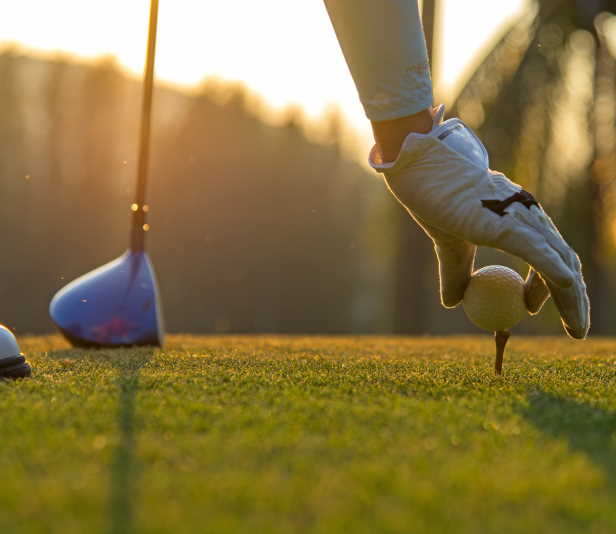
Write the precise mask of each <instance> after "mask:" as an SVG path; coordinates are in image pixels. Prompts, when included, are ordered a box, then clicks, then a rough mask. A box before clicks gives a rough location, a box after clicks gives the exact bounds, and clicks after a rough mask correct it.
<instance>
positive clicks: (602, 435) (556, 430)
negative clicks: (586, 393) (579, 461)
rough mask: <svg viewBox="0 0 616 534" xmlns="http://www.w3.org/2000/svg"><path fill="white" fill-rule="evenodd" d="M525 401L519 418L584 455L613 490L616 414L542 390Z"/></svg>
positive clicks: (615, 480) (533, 393) (614, 481)
mask: <svg viewBox="0 0 616 534" xmlns="http://www.w3.org/2000/svg"><path fill="white" fill-rule="evenodd" d="M527 397H528V401H529V405H528V407H527V408H525V409H523V410H522V412H521V414H522V415H523V416H524V417H525V418H526V419H527V420H528V421H529V422H531V423H532V424H533V425H534V426H535V427H537V428H538V429H539V430H541V431H542V432H543V433H544V434H546V435H548V436H551V437H555V438H560V439H564V440H566V441H567V443H568V444H569V447H570V448H571V450H574V451H579V452H582V453H584V454H585V455H586V457H587V458H588V459H589V460H590V461H591V462H593V463H594V464H595V465H596V466H597V467H598V468H599V469H601V470H602V471H603V472H604V474H605V476H606V479H607V482H608V484H609V486H610V488H611V489H616V442H615V441H614V439H613V435H614V429H615V428H616V412H614V411H607V410H604V409H602V408H598V407H596V406H593V405H592V404H588V403H585V402H580V401H576V400H572V399H568V398H566V397H559V396H557V395H554V394H552V393H547V392H545V391H541V390H533V391H531V392H529V393H528V395H527Z"/></svg>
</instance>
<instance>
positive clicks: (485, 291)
mask: <svg viewBox="0 0 616 534" xmlns="http://www.w3.org/2000/svg"><path fill="white" fill-rule="evenodd" d="M462 306H463V307H464V312H465V313H466V316H467V317H468V318H469V319H470V320H471V322H472V323H473V324H475V325H476V326H478V327H479V328H483V329H485V330H489V331H490V332H498V331H502V330H508V329H509V328H511V327H513V326H515V325H516V324H518V323H519V322H520V321H521V320H522V319H523V318H524V316H525V315H526V313H527V311H526V304H525V303H524V280H523V279H522V277H521V276H520V275H519V274H518V273H516V272H515V271H514V270H512V269H509V268H508V267H503V266H502V265H488V266H487V267H482V268H481V269H478V270H477V271H475V272H474V273H473V274H472V275H471V280H470V282H469V284H468V286H467V288H466V291H465V293H464V300H463V301H462Z"/></svg>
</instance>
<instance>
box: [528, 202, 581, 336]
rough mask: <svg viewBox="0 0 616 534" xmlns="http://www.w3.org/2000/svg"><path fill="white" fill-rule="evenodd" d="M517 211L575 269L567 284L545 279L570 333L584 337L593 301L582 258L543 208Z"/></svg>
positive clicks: (572, 270) (571, 268)
mask: <svg viewBox="0 0 616 534" xmlns="http://www.w3.org/2000/svg"><path fill="white" fill-rule="evenodd" d="M516 215H517V216H518V218H523V219H524V220H525V221H526V222H527V224H529V225H530V226H532V227H533V228H534V229H536V230H537V231H538V232H539V233H541V234H542V235H543V236H544V239H545V240H546V243H547V244H548V245H549V246H551V248H552V249H553V250H554V251H555V252H556V253H557V254H558V255H559V256H560V257H561V259H562V261H563V262H564V263H565V264H566V265H567V266H568V267H569V270H570V271H571V272H572V274H573V282H572V284H571V285H570V286H568V287H563V286H562V285H558V284H555V283H554V281H553V280H552V281H550V280H546V282H547V285H548V287H549V289H550V292H551V294H552V298H553V299H554V303H555V304H556V306H557V308H558V311H559V312H560V317H561V320H562V323H563V327H564V328H565V331H566V332H567V334H569V336H571V337H573V338H576V339H583V338H585V337H586V335H587V334H588V330H589V329H590V301H589V300H588V294H587V292H586V284H585V283H584V276H583V274H582V264H581V262H580V258H579V257H578V255H577V254H576V253H575V251H574V250H573V249H572V248H571V247H570V246H569V245H568V244H567V243H566V241H565V240H564V239H563V237H562V236H561V235H560V233H559V231H558V229H557V228H556V226H554V223H553V222H552V220H551V219H550V218H549V217H548V215H547V214H546V213H545V212H544V211H543V210H542V209H540V208H537V207H532V208H531V209H530V210H528V211H521V212H519V213H517V214H516Z"/></svg>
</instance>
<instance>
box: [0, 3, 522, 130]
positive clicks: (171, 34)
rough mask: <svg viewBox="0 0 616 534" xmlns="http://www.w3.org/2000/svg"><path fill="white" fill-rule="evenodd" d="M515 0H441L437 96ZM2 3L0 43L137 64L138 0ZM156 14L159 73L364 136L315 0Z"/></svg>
mask: <svg viewBox="0 0 616 534" xmlns="http://www.w3.org/2000/svg"><path fill="white" fill-rule="evenodd" d="M525 3H526V2H525V0H500V1H499V2H491V1H490V0H473V1H470V0H469V1H467V2H454V1H452V0H444V1H443V8H444V9H443V17H442V22H441V26H440V29H441V32H442V35H444V38H443V40H442V44H441V46H439V52H440V54H441V55H440V57H441V58H442V59H441V60H440V61H439V63H438V66H437V69H438V70H437V72H436V79H437V80H438V82H439V88H438V89H439V95H441V96H442V98H444V99H445V100H447V99H449V98H450V97H451V94H452V91H453V90H455V87H456V82H457V81H458V80H459V78H460V74H461V73H462V72H463V70H464V67H465V65H467V64H468V62H469V61H470V60H471V59H472V58H473V57H474V56H475V55H476V54H477V53H479V52H480V50H481V47H482V46H483V45H484V44H485V43H486V42H488V41H489V40H490V39H492V38H493V37H494V36H495V35H497V34H498V33H499V31H501V30H502V27H503V24H505V23H506V22H507V21H508V20H510V18H511V17H512V16H514V15H515V14H516V13H518V12H519V11H520V9H521V8H522V7H523V6H524V5H525ZM2 4H4V9H2V13H3V16H2V18H1V19H0V43H7V42H15V43H18V44H19V45H20V46H25V47H27V48H30V49H34V50H38V51H47V52H57V51H61V52H68V53H70V54H74V55H76V56H78V57H82V58H91V57H95V56H100V55H103V54H110V55H115V56H116V57H117V58H118V60H119V62H120V63H121V64H122V65H124V66H125V67H126V68H127V69H129V70H131V71H133V72H135V73H140V72H141V70H142V66H143V61H144V52H145V40H146V32H147V12H148V5H149V2H148V0H131V1H130V2H126V1H122V0H109V1H107V2H104V3H101V2H99V3H92V2H78V1H74V0H56V1H55V2H53V3H48V2H40V1H36V0H21V1H20V2H19V3H15V2H10V6H9V0H1V1H0V5H2ZM34 12H36V17H33V16H32V14H33V13H34ZM159 19H160V22H159V41H158V51H157V54H158V56H157V66H156V71H157V76H158V77H159V78H160V79H162V80H166V81H170V82H173V83H175V84H179V85H182V86H188V87H191V86H192V87H194V86H196V85H198V84H199V83H200V82H202V81H203V79H204V78H205V77H207V76H211V75H216V76H218V77H220V78H223V79H228V80H238V81H242V82H244V83H246V84H247V85H248V86H249V87H250V88H252V89H253V90H254V91H257V92H258V93H260V94H261V95H262V96H263V97H264V99H265V101H266V102H267V104H269V105H270V106H271V107H272V110H270V113H274V114H275V113H276V112H278V114H280V110H283V109H284V108H285V107H287V106H289V105H298V106H301V108H302V109H303V111H304V113H305V114H306V115H307V116H308V117H309V118H311V119H313V120H314V119H318V118H319V117H320V116H321V115H322V114H323V113H324V112H325V111H326V110H327V109H330V108H331V106H332V105H336V106H338V107H339V108H340V109H341V110H342V112H343V113H344V115H345V116H346V117H347V119H348V120H349V122H350V123H351V125H352V127H353V128H354V129H356V130H357V131H358V132H359V134H360V136H361V137H362V138H364V139H366V141H367V136H368V132H369V129H368V124H367V121H366V120H365V117H364V114H363V110H362V109H361V106H360V105H359V102H358V100H357V97H356V91H355V87H354V85H353V82H352V80H351V77H350V75H349V73H348V70H347V67H346V64H345V63H344V59H343V57H342V54H341V52H340V49H339V47H338V43H337V41H336V38H335V35H334V32H333V31H332V28H331V24H330V22H329V18H328V16H327V13H326V10H325V8H324V6H323V3H322V2H321V1H316V0H313V1H310V2H284V1H281V0H260V1H259V2H247V1H245V2H240V1H226V2H215V3H212V2H192V1H188V0H180V1H175V2H166V1H164V0H163V1H162V2H161V4H160V16H159ZM461 43H463V46H461Z"/></svg>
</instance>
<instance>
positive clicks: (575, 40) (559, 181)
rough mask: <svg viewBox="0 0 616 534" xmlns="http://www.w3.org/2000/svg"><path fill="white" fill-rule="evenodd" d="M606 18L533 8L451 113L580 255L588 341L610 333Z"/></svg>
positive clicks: (610, 60) (614, 201) (610, 75)
mask: <svg viewBox="0 0 616 534" xmlns="http://www.w3.org/2000/svg"><path fill="white" fill-rule="evenodd" d="M615 11H616V2H615V1H614V0H603V1H602V0H594V1H588V2H585V1H581V0H580V1H575V0H542V1H539V0H537V1H535V2H534V3H533V4H531V6H530V8H529V10H528V11H527V12H525V13H524V14H523V15H522V16H521V17H520V18H519V20H517V21H516V23H515V24H513V25H512V26H511V28H509V30H508V31H507V32H506V33H505V34H504V35H503V37H502V38H501V39H500V41H499V42H498V43H497V44H496V45H495V46H494V47H493V48H492V49H491V50H490V51H489V52H488V53H487V54H486V56H485V57H484V59H483V60H482V61H481V62H480V64H479V65H478V66H477V68H476V69H475V70H474V72H473V73H472V75H471V76H470V77H469V78H468V81H467V82H466V84H465V85H464V87H463V89H462V90H461V92H460V93H459V95H458V97H457V99H456V101H455V104H454V106H453V107H452V108H451V113H452V114H453V115H459V116H460V117H461V118H462V119H464V120H466V121H467V122H468V123H469V124H470V125H471V126H473V127H474V128H476V129H477V130H478V131H479V134H480V136H481V137H482V139H484V141H485V142H486V145H487V147H488V150H489V152H490V155H491V165H492V166H493V167H494V168H498V169H500V170H503V171H504V172H505V173H507V174H508V175H509V176H510V177H511V178H512V179H513V180H514V181H516V182H518V183H520V184H522V185H524V186H525V187H527V188H529V189H531V190H533V191H534V192H535V193H536V195H537V196H538V197H539V199H540V200H541V201H542V203H543V204H544V205H546V207H547V209H548V211H549V212H550V213H551V214H552V216H553V217H554V218H555V219H556V220H557V223H558V225H559V227H560V228H561V230H562V231H563V234H564V235H565V237H566V238H567V240H568V241H569V242H570V243H571V244H572V245H573V246H574V248H575V249H576V250H577V251H578V252H579V254H580V256H581V258H582V261H583V263H584V265H585V275H586V279H587V282H588V286H589V292H590V296H591V300H592V302H593V307H594V321H593V322H594V328H593V329H594V332H595V333H607V332H608V331H611V332H613V331H614V325H612V324H611V317H610V311H609V309H608V305H609V302H610V300H611V296H612V295H611V293H612V294H613V287H610V285H613V283H612V282H611V278H610V277H609V276H607V269H608V267H609V266H608V261H609V259H610V258H611V261H613V258H614V235H613V230H614V228H613V227H612V226H611V215H613V213H614V210H615V209H616V198H615V196H616V190H614V178H615V177H616V171H615V169H616V164H615V160H614V158H615V153H616V151H615V147H616V141H615V139H616V136H615V123H614V116H615V113H614V109H615V106H614V80H615V78H616V62H615V53H614V42H613V41H614V38H613V35H612V36H610V35H609V33H610V32H611V33H614V28H615V23H614V20H616V19H615V17H614V16H613V13H614V12H615Z"/></svg>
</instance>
